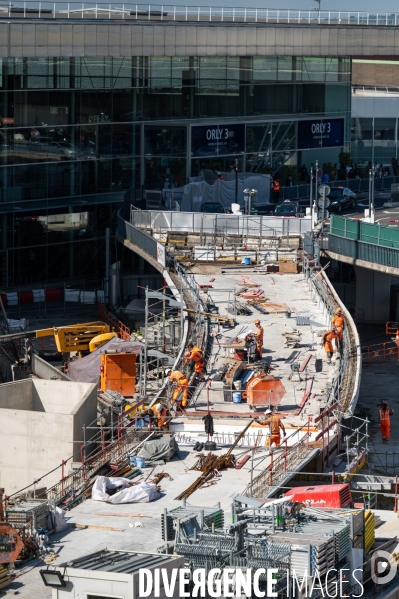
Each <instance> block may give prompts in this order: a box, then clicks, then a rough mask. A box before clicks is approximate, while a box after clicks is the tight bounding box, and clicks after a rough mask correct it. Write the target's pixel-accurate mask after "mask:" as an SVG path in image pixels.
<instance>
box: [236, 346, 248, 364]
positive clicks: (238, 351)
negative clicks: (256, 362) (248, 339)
mask: <svg viewBox="0 0 399 599" xmlns="http://www.w3.org/2000/svg"><path fill="white" fill-rule="evenodd" d="M234 358H235V359H236V360H241V362H243V361H244V360H246V359H247V352H245V351H244V350H243V349H235V350H234Z"/></svg>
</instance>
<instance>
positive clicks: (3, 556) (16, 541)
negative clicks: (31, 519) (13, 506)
mask: <svg viewBox="0 0 399 599" xmlns="http://www.w3.org/2000/svg"><path fill="white" fill-rule="evenodd" d="M3 494H4V489H0V590H2V589H5V588H7V587H8V585H9V584H10V582H11V580H10V577H9V570H8V565H9V564H12V563H14V562H15V561H16V560H17V559H18V556H19V554H20V553H21V551H22V549H23V547H24V544H23V542H22V540H21V537H20V536H19V534H18V533H17V531H16V530H15V528H13V527H12V526H11V524H8V522H3Z"/></svg>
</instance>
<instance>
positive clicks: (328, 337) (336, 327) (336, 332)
mask: <svg viewBox="0 0 399 599" xmlns="http://www.w3.org/2000/svg"><path fill="white" fill-rule="evenodd" d="M344 326H345V319H344V317H343V316H342V310H341V308H337V309H336V310H335V315H334V316H333V317H332V319H331V329H330V330H328V331H326V332H325V333H323V336H322V343H323V347H324V351H325V352H326V356H327V364H331V358H332V357H333V355H334V353H335V350H334V347H333V344H332V342H333V341H334V340H335V347H336V350H337V351H338V352H339V353H341V351H342V338H343V334H344Z"/></svg>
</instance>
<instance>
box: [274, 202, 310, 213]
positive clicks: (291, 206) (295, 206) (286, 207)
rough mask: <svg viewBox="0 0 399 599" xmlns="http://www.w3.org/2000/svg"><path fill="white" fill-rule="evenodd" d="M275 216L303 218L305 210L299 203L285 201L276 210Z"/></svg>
mask: <svg viewBox="0 0 399 599" xmlns="http://www.w3.org/2000/svg"><path fill="white" fill-rule="evenodd" d="M274 216H291V217H299V216H303V209H302V207H301V205H300V204H299V202H291V200H285V201H284V202H281V203H280V204H277V206H276V207H275V209H274Z"/></svg>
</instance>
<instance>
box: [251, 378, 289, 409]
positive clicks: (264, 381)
mask: <svg viewBox="0 0 399 599" xmlns="http://www.w3.org/2000/svg"><path fill="white" fill-rule="evenodd" d="M284 395H285V388H284V385H283V383H282V382H281V381H280V379H276V378H275V377H274V376H273V375H271V374H265V373H264V372H260V373H257V374H255V376H253V377H252V378H251V379H249V381H248V383H247V386H246V389H245V391H244V392H243V393H242V398H243V399H246V400H247V404H248V405H249V406H257V407H261V406H264V407H269V406H278V405H279V404H280V402H281V400H282V398H283V396H284Z"/></svg>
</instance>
